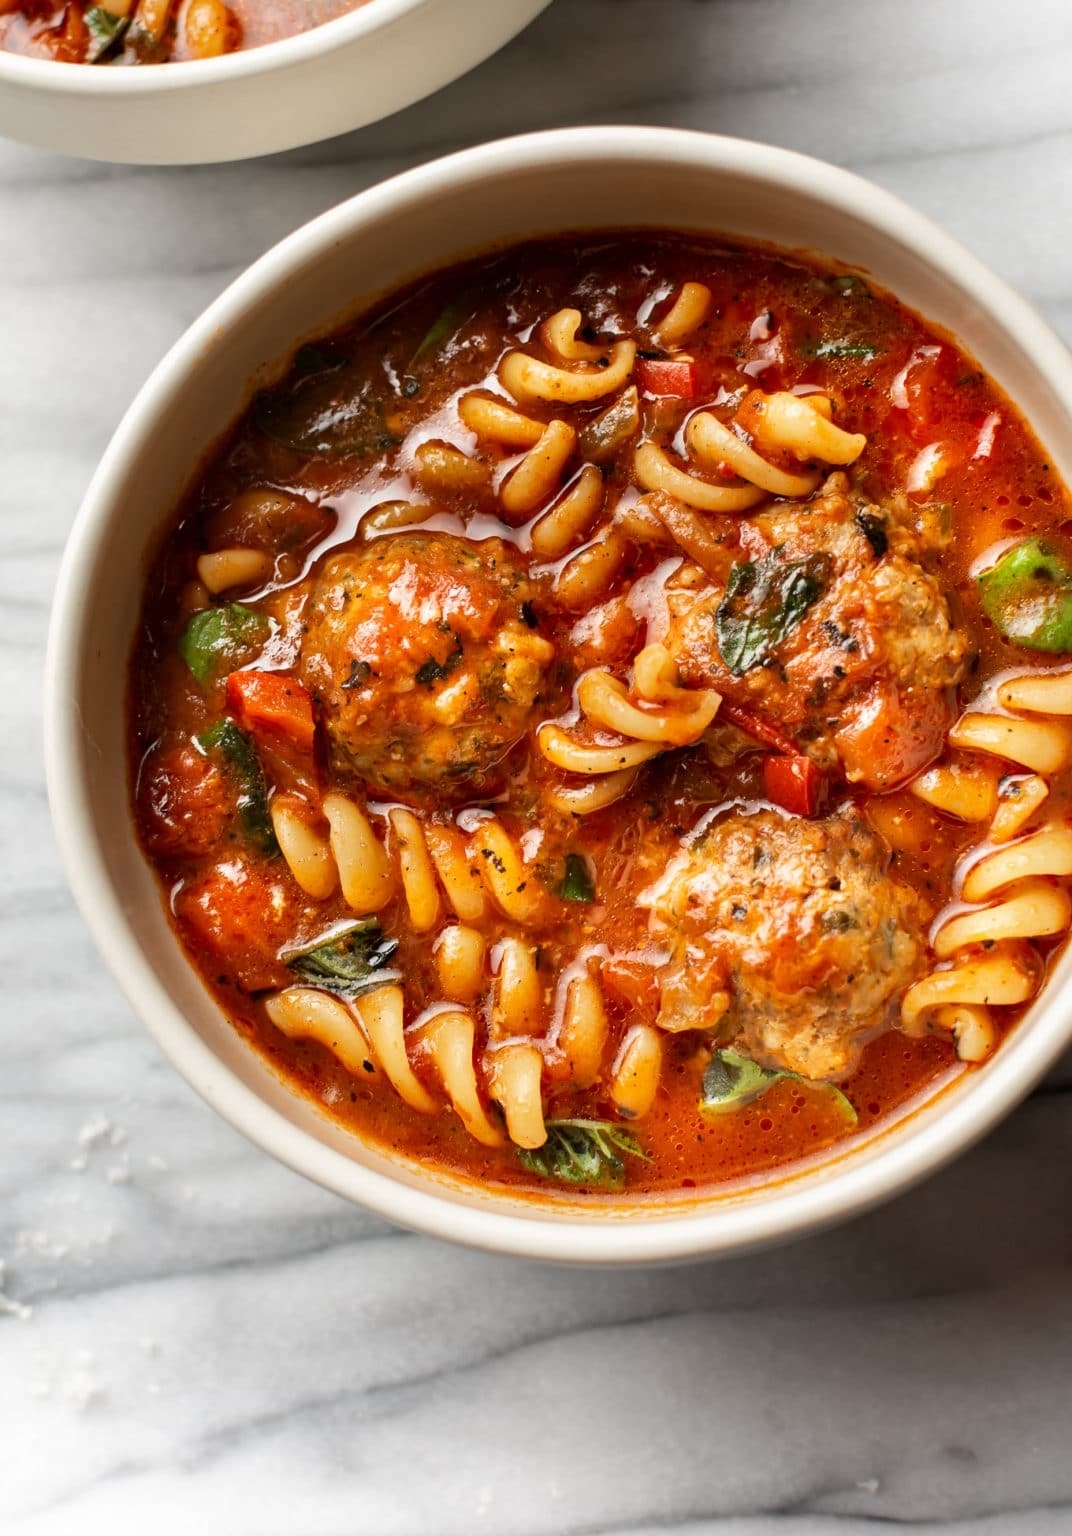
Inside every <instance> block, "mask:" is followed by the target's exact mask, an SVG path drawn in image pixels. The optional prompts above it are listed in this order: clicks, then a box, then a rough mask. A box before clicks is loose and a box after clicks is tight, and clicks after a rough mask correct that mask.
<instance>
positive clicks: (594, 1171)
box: [517, 1120, 651, 1189]
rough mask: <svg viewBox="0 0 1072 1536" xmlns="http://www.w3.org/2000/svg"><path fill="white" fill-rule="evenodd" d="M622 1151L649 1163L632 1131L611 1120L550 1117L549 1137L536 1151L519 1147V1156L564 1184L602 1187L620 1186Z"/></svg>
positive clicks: (622, 1179)
mask: <svg viewBox="0 0 1072 1536" xmlns="http://www.w3.org/2000/svg"><path fill="white" fill-rule="evenodd" d="M619 1153H624V1154H625V1156H626V1157H639V1158H641V1159H643V1161H644V1162H650V1161H651V1159H650V1158H649V1156H648V1154H647V1153H646V1152H645V1151H644V1148H643V1147H642V1146H641V1145H640V1142H639V1141H638V1140H637V1139H636V1137H635V1136H634V1135H633V1133H632V1132H631V1131H627V1130H625V1129H624V1127H623V1126H620V1125H615V1124H614V1123H613V1122H612V1121H609V1120H548V1122H547V1140H546V1141H545V1142H544V1144H543V1146H542V1147H537V1148H536V1149H535V1150H534V1151H528V1150H525V1149H523V1148H519V1149H518V1154H517V1155H518V1158H519V1160H520V1161H521V1163H522V1165H523V1166H524V1167H525V1168H527V1169H528V1170H529V1172H530V1173H537V1174H539V1175H540V1177H541V1178H544V1179H558V1180H559V1181H560V1182H561V1183H563V1184H590V1185H593V1186H595V1187H597V1188H600V1189H621V1188H622V1186H623V1185H624V1184H625V1164H624V1163H623V1162H622V1159H621V1157H620V1156H619Z"/></svg>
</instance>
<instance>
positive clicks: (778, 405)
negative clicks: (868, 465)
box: [742, 390, 867, 464]
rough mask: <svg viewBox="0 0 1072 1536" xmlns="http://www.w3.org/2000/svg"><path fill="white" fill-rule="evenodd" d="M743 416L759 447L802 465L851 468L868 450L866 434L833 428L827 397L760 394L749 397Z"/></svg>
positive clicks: (783, 393)
mask: <svg viewBox="0 0 1072 1536" xmlns="http://www.w3.org/2000/svg"><path fill="white" fill-rule="evenodd" d="M742 415H743V416H744V418H745V424H746V425H747V428H748V431H749V434H750V435H751V437H752V439H753V441H754V442H756V443H758V444H759V445H760V447H762V448H766V449H768V450H769V451H773V452H778V451H781V452H783V453H791V454H792V455H793V457H794V458H796V459H799V460H801V461H802V462H806V461H808V460H811V459H818V460H820V461H821V462H822V463H824V464H852V463H854V462H855V461H856V460H857V459H858V458H859V457H860V455H861V453H863V451H864V449H865V448H866V447H867V437H866V436H865V434H864V433H863V432H846V431H845V430H844V428H843V427H839V426H836V425H835V424H834V422H833V421H832V420H831V419H830V418H831V415H832V407H831V403H830V401H829V399H828V398H827V397H826V396H825V395H794V394H792V393H791V392H790V391H789V390H779V391H778V392H777V393H775V394H772V395H763V394H758V393H757V394H753V395H751V396H750V397H749V399H748V401H747V402H746V406H745V408H744V410H743V411H742Z"/></svg>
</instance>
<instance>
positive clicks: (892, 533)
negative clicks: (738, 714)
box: [666, 474, 968, 790]
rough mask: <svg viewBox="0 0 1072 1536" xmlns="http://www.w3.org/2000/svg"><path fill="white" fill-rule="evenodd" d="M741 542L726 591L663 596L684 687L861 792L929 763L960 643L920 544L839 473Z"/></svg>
mask: <svg viewBox="0 0 1072 1536" xmlns="http://www.w3.org/2000/svg"><path fill="white" fill-rule="evenodd" d="M741 544H742V546H743V549H744V551H745V553H743V554H739V555H738V556H737V557H736V560H735V563H733V565H732V568H731V562H730V559H729V557H727V571H726V577H725V579H724V581H722V582H712V584H711V585H708V586H706V587H704V588H702V589H701V590H700V591H699V592H696V591H692V592H688V591H677V592H671V593H670V595H669V606H670V613H671V624H670V628H669V633H668V635H667V640H666V644H667V646H668V648H669V649H670V651H671V652H672V653H673V655H674V657H675V659H676V660H677V662H678V666H679V669H680V672H681V676H682V680H683V681H684V682H686V683H690V684H693V685H696V686H702V687H714V688H717V689H718V690H719V691H720V692H722V693H723V694H725V695H726V696H727V697H728V698H729V699H731V700H733V701H734V702H735V703H737V704H739V705H743V706H745V707H746V708H750V709H753V710H754V711H756V712H758V713H759V714H761V715H764V716H765V717H766V718H767V719H769V720H771V721H774V722H777V724H778V725H779V726H780V727H781V728H782V730H783V731H785V732H787V733H788V734H789V735H790V736H791V737H792V738H793V739H794V740H795V741H796V742H797V744H798V745H799V747H800V749H801V750H802V751H804V752H806V753H807V754H808V755H809V756H810V757H811V758H813V759H814V760H815V762H816V763H818V765H819V766H820V767H821V768H825V769H840V771H841V772H842V773H843V774H844V776H845V777H846V778H847V779H848V780H849V781H850V782H854V783H862V784H865V785H867V786H868V787H869V788H871V789H882V790H885V789H892V788H894V787H896V785H897V784H899V783H901V782H903V781H904V780H905V779H907V778H910V777H911V776H912V774H914V773H916V772H918V771H919V770H920V769H921V768H923V767H925V766H926V765H927V764H928V763H929V762H931V761H932V760H933V759H934V758H935V757H936V756H937V755H938V753H939V752H940V750H941V748H942V744H943V741H944V738H945V733H946V731H947V730H948V728H949V726H950V725H951V724H952V719H953V696H952V688H953V686H954V685H955V684H956V683H958V682H959V681H960V679H961V677H962V676H963V675H964V672H965V669H966V665H967V660H968V645H967V642H966V641H965V639H964V636H963V635H962V634H960V633H959V632H958V630H957V629H956V628H955V627H954V625H953V622H952V619H951V617H950V613H949V607H948V604H947V603H946V600H945V597H944V596H943V594H942V591H941V588H940V587H939V585H938V582H937V581H936V580H935V578H934V576H932V575H931V573H930V572H929V571H928V570H926V569H925V568H924V566H923V565H922V563H921V558H922V555H923V553H924V550H923V545H922V541H921V539H919V538H918V537H917V536H916V535H915V534H913V533H912V532H911V531H909V530H908V529H907V528H906V527H900V526H898V523H897V519H896V517H895V516H894V514H893V512H892V511H891V510H890V509H888V508H883V507H880V506H877V505H873V504H870V503H868V502H866V501H865V500H863V499H862V498H859V497H856V496H854V495H853V494H851V493H850V491H849V487H848V481H847V480H846V478H845V476H844V475H842V474H836V475H831V476H830V478H829V479H828V481H827V482H826V485H825V486H824V487H823V489H822V490H821V492H820V493H819V494H818V495H817V496H815V497H814V498H813V499H812V500H811V501H809V502H803V503H800V502H792V503H776V504H775V506H774V507H773V509H772V510H771V511H770V512H767V513H765V514H760V515H759V516H757V517H755V518H753V519H752V520H751V521H750V522H748V523H744V524H742V528H741Z"/></svg>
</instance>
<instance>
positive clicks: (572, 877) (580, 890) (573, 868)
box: [555, 853, 596, 905]
mask: <svg viewBox="0 0 1072 1536" xmlns="http://www.w3.org/2000/svg"><path fill="white" fill-rule="evenodd" d="M555 894H556V895H557V896H558V898H559V900H560V901H578V902H585V903H588V904H589V905H590V904H591V903H592V902H593V901H595V899H596V886H595V881H594V880H593V879H592V873H591V870H590V869H589V868H588V861H587V859H585V858H584V856H583V854H580V853H567V855H566V873H565V874H564V875H563V876H562V879H561V880H560V881H559V883H558V886H557V887H556V891H555Z"/></svg>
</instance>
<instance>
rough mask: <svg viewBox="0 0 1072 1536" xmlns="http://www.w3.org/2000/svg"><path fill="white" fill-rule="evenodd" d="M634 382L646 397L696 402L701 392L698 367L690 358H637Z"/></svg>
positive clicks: (701, 383)
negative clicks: (665, 396) (661, 396)
mask: <svg viewBox="0 0 1072 1536" xmlns="http://www.w3.org/2000/svg"><path fill="white" fill-rule="evenodd" d="M634 372H635V377H636V381H637V383H638V384H639V386H640V388H641V389H642V390H643V391H644V393H645V394H646V395H676V396H677V398H678V399H680V400H698V399H699V397H700V395H701V394H702V392H703V382H702V378H701V373H700V368H699V365H698V364H697V363H695V362H693V361H692V359H691V358H682V357H638V358H637V360H636V368H635V370H634Z"/></svg>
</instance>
